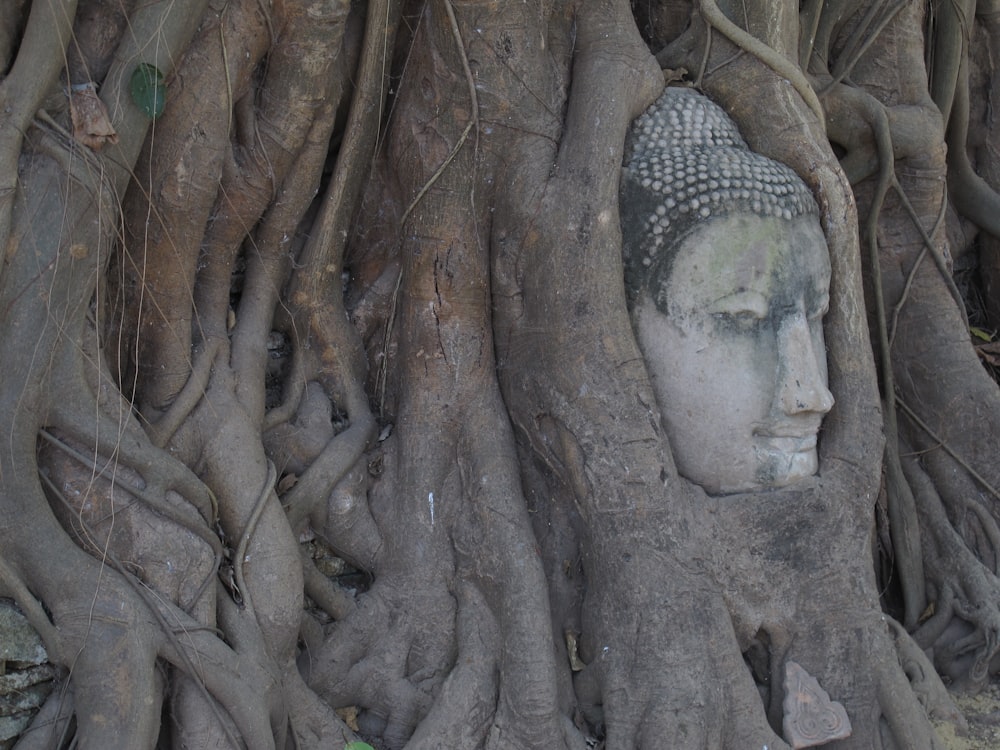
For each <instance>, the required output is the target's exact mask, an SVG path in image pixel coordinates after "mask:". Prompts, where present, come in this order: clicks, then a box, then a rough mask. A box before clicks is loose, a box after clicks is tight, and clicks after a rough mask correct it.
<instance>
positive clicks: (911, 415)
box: [896, 394, 1000, 500]
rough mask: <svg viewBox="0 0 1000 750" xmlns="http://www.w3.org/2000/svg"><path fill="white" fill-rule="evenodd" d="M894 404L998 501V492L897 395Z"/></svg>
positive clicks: (999, 494)
mask: <svg viewBox="0 0 1000 750" xmlns="http://www.w3.org/2000/svg"><path fill="white" fill-rule="evenodd" d="M896 404H898V405H899V407H900V408H901V409H902V410H903V411H904V412H906V416H908V417H909V418H910V419H911V420H913V423H914V424H916V425H917V427H919V428H920V429H921V430H923V431H924V432H926V433H927V436H928V437H929V438H930V439H931V440H933V441H934V442H935V443H937V444H938V445H940V446H941V447H942V448H943V449H944V450H945V452H946V453H947V454H948V455H949V456H951V457H952V458H953V459H955V461H956V462H957V463H958V465H959V466H961V467H962V468H963V469H965V470H966V471H967V472H969V476H971V477H972V478H973V479H975V480H976V481H977V482H979V484H980V485H981V486H982V487H983V489H985V490H986V491H987V492H989V493H990V494H991V495H993V497H994V498H996V499H997V500H1000V491H997V489H996V488H995V487H994V486H993V485H991V484H990V483H989V482H988V481H986V479H984V478H983V476H982V475H981V474H980V473H979V472H977V471H976V470H975V469H973V468H972V467H971V466H970V465H969V464H968V463H967V462H966V461H965V459H963V458H962V457H961V456H959V455H958V454H957V453H956V452H955V451H954V450H953V449H952V448H951V446H949V445H948V443H947V442H945V441H944V440H943V439H941V438H940V437H938V436H937V434H936V433H935V432H934V430H932V429H931V428H930V426H929V425H928V424H927V423H926V422H924V421H923V420H922V419H921V418H920V417H918V416H917V413H916V412H915V411H913V409H911V408H910V407H909V406H907V405H906V402H905V401H903V400H901V399H900V398H899V394H896Z"/></svg>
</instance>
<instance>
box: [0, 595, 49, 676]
mask: <svg viewBox="0 0 1000 750" xmlns="http://www.w3.org/2000/svg"><path fill="white" fill-rule="evenodd" d="M47 660H48V655H47V654H46V653H45V647H44V646H43V645H42V639H41V638H39V637H38V633H37V632H35V629H34V628H33V627H31V625H30V624H29V623H28V620H27V618H26V617H25V616H24V615H22V614H21V612H20V610H18V609H17V607H16V606H14V604H13V603H12V602H11V601H9V600H6V599H0V662H18V663H21V664H42V663H44V662H45V661H47Z"/></svg>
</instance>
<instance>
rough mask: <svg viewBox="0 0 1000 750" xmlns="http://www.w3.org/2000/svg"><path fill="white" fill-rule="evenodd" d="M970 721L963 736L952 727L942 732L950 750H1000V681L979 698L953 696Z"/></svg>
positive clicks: (945, 728)
mask: <svg viewBox="0 0 1000 750" xmlns="http://www.w3.org/2000/svg"><path fill="white" fill-rule="evenodd" d="M952 697H953V698H954V699H955V702H956V703H957V704H958V707H959V708H960V709H961V710H962V713H963V714H965V719H966V721H968V722H969V733H968V734H967V735H966V736H964V737H960V736H958V735H956V733H955V730H954V728H952V727H951V726H939V727H938V733H939V734H940V735H941V739H943V740H944V743H945V747H947V748H948V750H1000V680H998V679H994V680H993V682H992V683H990V686H989V687H988V688H987V689H986V690H984V691H983V692H981V693H980V694H979V695H960V694H956V695H953V696H952Z"/></svg>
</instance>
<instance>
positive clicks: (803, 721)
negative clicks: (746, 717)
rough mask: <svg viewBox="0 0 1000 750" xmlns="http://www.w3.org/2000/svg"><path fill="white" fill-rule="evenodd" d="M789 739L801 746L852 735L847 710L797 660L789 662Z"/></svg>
mask: <svg viewBox="0 0 1000 750" xmlns="http://www.w3.org/2000/svg"><path fill="white" fill-rule="evenodd" d="M782 707H783V708H784V712H785V718H784V721H783V722H782V728H783V730H784V733H785V740H786V741H787V742H788V744H790V745H791V746H792V747H793V748H796V750H798V749H799V748H803V747H815V746H816V745H825V744H826V743H827V742H833V741H834V740H842V739H845V738H846V737H850V736H851V722H850V720H849V719H848V718H847V711H846V710H844V707H843V706H842V705H841V704H840V703H837V702H836V701H833V700H830V696H829V695H828V694H827V692H826V691H825V690H824V689H823V688H821V687H820V685H819V682H818V681H817V680H816V678H815V677H813V676H812V675H811V674H809V673H808V672H806V670H805V669H803V668H802V667H801V666H799V665H798V664H796V663H795V662H794V661H789V662H786V663H785V700H784V703H783V704H782Z"/></svg>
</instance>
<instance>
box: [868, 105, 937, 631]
mask: <svg viewBox="0 0 1000 750" xmlns="http://www.w3.org/2000/svg"><path fill="white" fill-rule="evenodd" d="M862 102H863V103H864V111H863V115H864V116H865V119H867V120H868V123H869V125H870V127H871V129H872V132H873V134H874V135H875V143H876V148H877V153H878V161H879V175H878V182H877V183H876V187H875V194H874V195H873V197H872V203H871V208H870V210H869V212H868V216H867V217H866V218H865V225H864V241H865V242H866V243H867V245H868V253H869V257H868V262H869V266H870V268H871V274H872V287H873V288H874V291H875V313H876V317H877V321H878V341H879V353H880V359H881V362H882V368H881V369H882V391H883V393H884V394H885V395H884V399H885V410H884V420H885V432H886V438H887V439H886V442H885V448H884V452H885V463H886V475H887V478H888V481H887V484H886V489H887V490H888V500H889V527H890V533H891V534H892V539H893V544H894V546H895V549H896V556H897V558H898V560H899V567H900V570H901V571H902V572H903V573H904V575H903V576H902V578H901V583H902V588H903V601H904V606H905V613H904V618H903V619H904V621H905V622H906V624H907V625H913V624H915V623H916V622H917V618H918V617H919V616H920V612H921V610H923V608H924V603H925V601H926V589H925V587H924V571H923V554H922V551H921V548H920V530H919V525H918V522H917V510H916V500H915V499H914V497H913V492H912V490H911V489H910V487H909V485H908V484H907V483H906V478H905V476H904V475H903V468H902V465H901V464H900V459H899V439H898V436H899V428H898V425H897V421H896V404H895V401H894V398H895V393H896V388H895V384H894V382H893V376H892V357H891V353H890V351H889V335H888V331H887V325H886V316H885V295H884V293H883V288H882V268H881V264H880V260H879V247H878V219H879V214H881V212H882V206H883V204H884V202H885V196H886V194H887V193H888V192H889V187H890V186H891V185H892V183H893V181H894V180H895V162H894V160H893V150H892V136H891V135H890V131H889V116H888V114H887V113H886V111H885V107H883V106H882V105H881V104H880V103H879V102H878V101H876V100H875V99H874V98H873V97H865V98H863V99H862Z"/></svg>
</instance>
